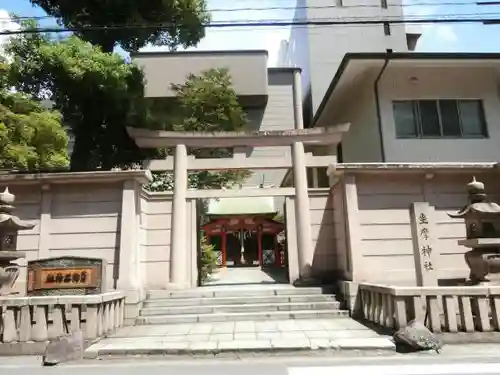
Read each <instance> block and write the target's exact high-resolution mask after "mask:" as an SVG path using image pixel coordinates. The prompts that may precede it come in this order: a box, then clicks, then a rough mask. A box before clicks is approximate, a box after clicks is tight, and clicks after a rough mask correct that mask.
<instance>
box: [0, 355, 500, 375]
mask: <svg viewBox="0 0 500 375" xmlns="http://www.w3.org/2000/svg"><path fill="white" fill-rule="evenodd" d="M7 373H8V374H9V375H46V374H50V375H63V374H64V375H67V374H71V375H110V374H111V373H113V374H118V373H119V374H120V375H142V374H144V373H147V374H148V375H165V374H168V375H186V374H189V375H220V374H221V373H224V374H228V375H230V374H235V375H256V374H258V375H332V374H347V375H349V374H353V375H354V374H370V375H490V374H500V357H499V356H497V355H494V356H493V355H491V354H489V355H487V356H481V357H474V356H471V357H467V356H460V357H453V356H448V355H444V356H439V355H424V356H420V355H404V356H394V357H360V358H358V357H351V358H328V357H324V358H320V357H315V358H314V357H303V358H300V357H275V358H259V357H254V358H240V359H216V358H212V359H191V360H187V359H185V360H175V359H170V360H168V359H161V358H123V359H113V360H101V361H98V360H85V361H82V362H73V363H67V364H63V365H60V366H55V367H41V366H40V358H35V357H26V358H19V357H17V358H10V359H9V358H4V359H0V374H7Z"/></svg>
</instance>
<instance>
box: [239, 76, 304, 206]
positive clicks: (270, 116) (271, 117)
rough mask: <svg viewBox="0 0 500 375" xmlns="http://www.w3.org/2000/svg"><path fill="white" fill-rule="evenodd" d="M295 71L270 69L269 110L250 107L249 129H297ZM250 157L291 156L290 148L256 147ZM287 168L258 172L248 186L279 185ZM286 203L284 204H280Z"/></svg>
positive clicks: (247, 151)
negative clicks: (295, 122)
mask: <svg viewBox="0 0 500 375" xmlns="http://www.w3.org/2000/svg"><path fill="white" fill-rule="evenodd" d="M293 72H294V69H291V68H284V69H278V68H270V69H269V82H268V85H269V86H268V89H267V90H268V99H267V104H266V105H265V107H262V108H246V109H245V111H246V113H247V116H248V124H247V130H249V131H276V130H292V129H294V128H295V125H294V118H293V80H294V78H293ZM245 152H246V154H247V155H248V156H250V157H265V158H275V157H282V156H286V155H290V147H289V146H286V147H279V146H270V147H253V148H250V149H247V150H245ZM286 172H287V170H286V169H267V170H255V171H253V175H252V176H251V177H250V178H249V179H248V180H247V181H246V183H245V185H246V186H257V185H259V184H261V183H262V182H264V184H266V185H273V184H274V185H275V186H279V185H280V184H281V181H282V180H283V178H284V176H285V174H286ZM280 203H282V202H280Z"/></svg>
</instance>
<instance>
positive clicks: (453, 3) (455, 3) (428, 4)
mask: <svg viewBox="0 0 500 375" xmlns="http://www.w3.org/2000/svg"><path fill="white" fill-rule="evenodd" d="M470 5H500V3H498V4H497V3H495V2H477V1H465V2H460V1H449V2H441V3H436V2H435V1H434V2H417V3H411V4H387V8H392V7H397V8H403V9H404V8H412V7H421V6H425V7H442V6H470ZM334 8H338V9H339V10H341V9H351V8H358V9H359V8H378V9H384V8H382V7H381V6H380V5H375V4H353V5H343V6H341V7H339V6H337V5H318V6H286V7H279V6H274V7H248V8H212V9H207V12H210V13H218V12H224V13H230V12H251V11H274V10H296V9H318V10H319V9H334ZM54 18H56V17H52V16H16V17H15V19H17V20H33V21H38V20H44V19H54ZM11 19H12V18H8V17H0V20H11Z"/></svg>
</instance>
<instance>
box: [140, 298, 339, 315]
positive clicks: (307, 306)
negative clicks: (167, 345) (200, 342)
mask: <svg viewBox="0 0 500 375" xmlns="http://www.w3.org/2000/svg"><path fill="white" fill-rule="evenodd" d="M339 306H340V303H339V302H336V301H327V302H313V303H309V302H302V303H254V304H236V305H211V306H175V307H150V308H143V309H142V310H141V316H155V315H180V314H196V315H200V314H218V313H243V312H249V313H250V312H267V311H269V312H272V311H306V310H337V309H338V308H339Z"/></svg>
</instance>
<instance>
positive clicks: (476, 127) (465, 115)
mask: <svg viewBox="0 0 500 375" xmlns="http://www.w3.org/2000/svg"><path fill="white" fill-rule="evenodd" d="M393 111H394V122H395V124H396V137H397V138H427V137H429V138H435V137H443V138H481V137H487V136H488V133H487V129H486V120H485V117H484V110H483V103H482V101H481V100H405V101H395V102H394V103H393Z"/></svg>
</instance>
